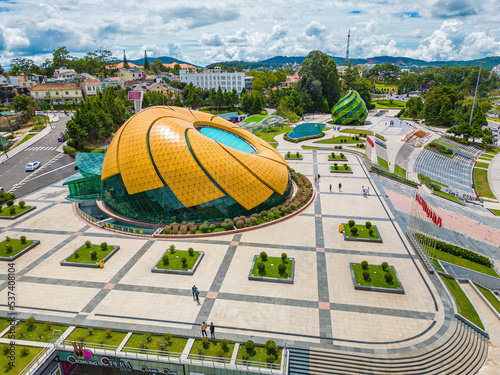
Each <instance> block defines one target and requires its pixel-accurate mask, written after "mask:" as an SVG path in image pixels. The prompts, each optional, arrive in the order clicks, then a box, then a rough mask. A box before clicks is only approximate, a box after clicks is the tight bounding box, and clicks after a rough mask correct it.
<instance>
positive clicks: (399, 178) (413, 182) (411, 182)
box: [371, 165, 418, 187]
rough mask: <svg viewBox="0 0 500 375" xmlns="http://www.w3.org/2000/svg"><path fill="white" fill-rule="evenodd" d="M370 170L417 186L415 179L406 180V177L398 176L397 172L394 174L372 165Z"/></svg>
mask: <svg viewBox="0 0 500 375" xmlns="http://www.w3.org/2000/svg"><path fill="white" fill-rule="evenodd" d="M371 171H372V172H375V173H379V174H381V175H384V176H387V177H389V178H392V179H394V180H398V181H401V182H403V183H405V184H408V185H411V186H413V187H418V184H417V183H416V182H415V181H412V180H408V179H406V178H403V177H401V176H398V175H397V174H394V173H391V172H387V171H386V170H384V169H382V168H378V167H375V166H374V165H372V167H371Z"/></svg>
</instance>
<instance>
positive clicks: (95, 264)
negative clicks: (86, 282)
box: [61, 245, 120, 268]
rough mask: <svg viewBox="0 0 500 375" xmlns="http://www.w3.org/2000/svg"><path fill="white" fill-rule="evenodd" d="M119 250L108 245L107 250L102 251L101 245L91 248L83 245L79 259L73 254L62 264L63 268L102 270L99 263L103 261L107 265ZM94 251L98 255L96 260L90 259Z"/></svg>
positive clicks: (117, 247) (79, 252)
mask: <svg viewBox="0 0 500 375" xmlns="http://www.w3.org/2000/svg"><path fill="white" fill-rule="evenodd" d="M119 249H120V246H114V245H108V247H107V249H106V250H105V251H102V250H101V245H91V246H90V248H88V247H87V246H85V245H83V246H81V247H80V248H78V250H77V251H78V254H79V255H78V258H77V257H76V256H75V253H73V254H71V255H70V256H69V257H67V258H66V259H64V260H63V261H62V262H61V266H76V267H90V268H100V266H99V262H100V261H101V260H102V261H104V263H106V262H107V261H108V260H109V258H111V257H112V256H113V255H114V254H115V253H116V252H117V251H118V250H119ZM92 250H93V251H95V252H96V253H97V258H96V259H91V257H90V251H92Z"/></svg>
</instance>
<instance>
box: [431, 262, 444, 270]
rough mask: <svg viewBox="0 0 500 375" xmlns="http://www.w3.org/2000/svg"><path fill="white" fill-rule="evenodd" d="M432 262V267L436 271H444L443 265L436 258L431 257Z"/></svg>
mask: <svg viewBox="0 0 500 375" xmlns="http://www.w3.org/2000/svg"><path fill="white" fill-rule="evenodd" d="M432 264H433V265H434V268H436V270H437V271H441V272H444V270H443V267H441V265H440V264H439V263H438V262H437V260H436V259H432Z"/></svg>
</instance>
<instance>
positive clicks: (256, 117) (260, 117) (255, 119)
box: [243, 115, 268, 125]
mask: <svg viewBox="0 0 500 375" xmlns="http://www.w3.org/2000/svg"><path fill="white" fill-rule="evenodd" d="M267 116H268V115H253V116H250V117H247V118H246V119H245V120H244V121H243V125H248V124H250V123H251V122H255V123H256V124H257V123H258V122H260V121H262V120H264V119H265V118H266V117H267Z"/></svg>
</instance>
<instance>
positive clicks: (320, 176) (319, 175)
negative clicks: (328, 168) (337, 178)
mask: <svg viewBox="0 0 500 375" xmlns="http://www.w3.org/2000/svg"><path fill="white" fill-rule="evenodd" d="M320 178H321V176H320V174H319V173H318V182H319V179H320Z"/></svg>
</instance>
